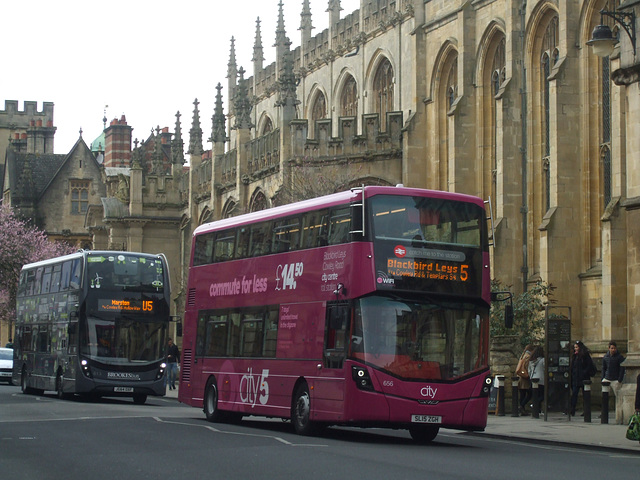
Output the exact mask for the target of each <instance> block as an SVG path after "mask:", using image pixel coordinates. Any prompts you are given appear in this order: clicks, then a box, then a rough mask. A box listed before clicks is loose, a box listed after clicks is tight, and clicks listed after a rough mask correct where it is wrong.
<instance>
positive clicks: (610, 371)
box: [602, 340, 625, 424]
mask: <svg viewBox="0 0 640 480" xmlns="http://www.w3.org/2000/svg"><path fill="white" fill-rule="evenodd" d="M624 360H625V358H624V357H623V356H622V355H621V354H620V352H618V346H617V345H616V342H614V341H613V340H611V341H610V342H609V351H608V352H607V353H605V354H604V357H602V380H607V381H608V382H609V383H611V391H612V392H613V394H614V395H615V397H616V424H621V423H622V405H618V392H619V391H620V388H621V387H622V381H623V380H624V370H625V369H624V367H623V366H622V362H624ZM620 401H622V399H620ZM618 417H620V418H618Z"/></svg>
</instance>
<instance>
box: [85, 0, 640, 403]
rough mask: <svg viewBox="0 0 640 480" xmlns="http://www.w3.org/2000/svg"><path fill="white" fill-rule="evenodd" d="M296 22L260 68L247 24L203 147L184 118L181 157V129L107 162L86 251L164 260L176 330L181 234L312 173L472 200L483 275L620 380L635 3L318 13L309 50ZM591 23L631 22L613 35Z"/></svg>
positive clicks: (628, 348) (633, 272) (634, 210)
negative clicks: (247, 41) (614, 367)
mask: <svg viewBox="0 0 640 480" xmlns="http://www.w3.org/2000/svg"><path fill="white" fill-rule="evenodd" d="M301 4H302V8H301V15H300V18H301V21H300V25H295V26H292V27H291V30H292V31H297V32H299V38H298V39H297V41H296V42H295V43H297V44H299V46H297V47H295V48H293V47H292V45H293V43H292V42H291V40H290V38H289V37H288V36H287V29H286V27H285V25H284V20H283V11H282V3H280V5H279V9H278V11H275V12H274V16H275V15H277V18H278V25H277V29H276V32H268V34H269V35H272V34H275V47H274V48H275V50H276V61H275V62H274V63H272V64H270V65H265V64H264V60H263V58H264V47H263V42H262V37H263V34H265V32H262V31H261V29H260V22H259V20H258V21H257V22H256V31H255V42H254V48H253V59H252V65H246V66H244V65H238V64H237V62H236V52H235V44H234V41H233V39H231V48H230V53H229V59H228V71H227V73H228V75H227V81H226V83H225V86H224V87H223V86H222V84H218V86H217V95H216V102H215V108H214V112H212V113H213V128H212V131H211V132H210V135H209V134H208V133H209V132H207V135H206V137H205V136H204V135H205V134H204V133H203V131H202V129H201V126H200V120H199V118H200V114H201V112H200V111H199V104H198V102H197V100H196V101H195V102H194V107H193V113H192V119H191V128H190V130H189V132H188V135H187V136H186V137H188V138H187V139H186V142H183V140H182V125H181V121H180V115H179V114H178V115H177V119H176V125H175V129H174V132H173V133H172V134H171V133H169V132H168V130H167V131H163V133H162V134H161V133H160V130H158V131H157V132H156V134H155V135H152V137H150V138H149V139H147V140H146V141H145V142H143V143H142V144H141V145H140V146H138V145H136V146H135V147H134V148H131V145H130V143H129V151H130V152H131V154H130V157H128V158H127V157H126V148H125V149H124V151H121V152H120V153H114V152H113V150H114V149H113V144H112V148H111V150H112V152H111V155H112V156H111V157H109V158H110V159H111V160H110V161H112V162H113V166H112V167H109V168H106V167H105V168H104V171H103V175H104V183H105V185H106V195H105V197H104V198H101V201H100V202H97V203H95V204H93V203H92V204H91V205H90V206H89V209H88V214H87V217H86V228H88V229H89V231H90V232H91V233H92V235H93V239H94V245H95V248H111V247H117V246H123V245H124V246H125V247H126V248H127V249H132V250H135V249H143V250H145V251H148V249H154V248H155V249H158V248H159V249H161V250H165V251H166V250H167V249H168V250H170V251H166V253H167V254H168V257H169V261H170V264H171V267H172V275H173V277H174V279H175V282H174V286H173V290H174V292H175V294H174V300H175V312H176V313H177V314H179V312H180V311H181V310H182V307H183V305H184V292H183V286H184V285H185V283H186V275H187V265H188V257H189V251H190V246H191V242H190V240H191V233H192V232H193V230H194V229H195V228H196V227H197V226H198V225H200V224H202V223H204V222H207V221H211V220H215V219H219V218H223V217H227V216H231V215H236V214H238V213H242V212H246V211H254V210H259V209H263V208H268V207H270V206H273V205H276V204H278V203H282V202H286V201H287V199H288V198H291V192H294V191H295V190H296V188H298V187H299V186H300V185H301V184H303V183H304V182H305V180H308V179H309V178H315V179H317V178H319V175H317V174H318V173H319V172H324V174H323V175H322V177H323V178H325V179H326V178H328V177H330V178H329V179H328V182H329V183H332V184H334V185H335V186H342V187H343V188H346V187H348V186H351V185H359V184H363V183H364V184H373V183H375V184H385V185H395V184H398V183H403V184H404V185H405V186H410V187H422V188H431V189H440V190H448V191H455V192H461V193H467V194H472V195H477V196H479V197H482V198H484V199H486V200H490V203H491V209H492V212H493V217H494V226H495V233H494V238H493V242H494V247H493V249H492V275H493V277H494V278H496V279H499V280H500V281H502V282H503V284H505V285H510V286H511V289H512V290H513V291H514V292H515V293H521V292H523V291H524V290H526V289H527V288H528V286H529V285H531V284H532V283H534V282H536V281H538V280H541V281H544V282H547V283H549V284H551V285H553V286H554V287H555V291H554V298H553V299H554V300H555V303H554V304H553V306H554V308H556V309H557V310H556V311H557V312H558V313H562V314H566V313H567V312H569V311H570V315H571V321H572V337H573V338H574V339H580V340H582V341H583V342H585V343H586V344H587V345H588V346H589V347H590V348H591V349H592V351H594V352H595V353H596V356H597V355H598V354H602V353H604V351H605V350H606V347H607V343H608V341H609V340H611V339H613V340H616V341H617V342H618V345H619V347H620V349H621V350H622V351H623V352H625V354H626V355H627V356H628V360H627V363H626V365H627V369H628V372H629V378H635V377H632V375H634V373H637V372H638V371H640V320H639V318H640V297H639V292H638V285H640V253H639V252H640V235H639V233H640V232H638V231H637V230H639V229H640V226H639V225H640V221H639V220H640V219H639V218H638V216H640V213H639V212H640V208H639V207H640V166H639V160H640V95H639V93H640V92H639V88H640V83H639V81H638V79H639V76H640V73H639V62H640V55H638V54H637V52H638V47H637V46H636V45H635V33H634V35H631V34H630V33H628V31H629V32H630V31H631V30H630V28H631V27H630V25H633V29H634V30H633V31H634V32H635V28H636V25H635V24H634V22H635V23H637V20H636V19H637V18H638V16H639V15H640V1H638V0H625V1H620V0H533V1H532V0H529V1H526V0H361V2H360V8H359V9H358V10H356V11H354V12H347V13H346V14H344V13H345V12H342V11H341V6H340V1H339V0H329V1H328V2H327V7H328V8H327V12H326V13H324V12H323V13H322V14H324V15H328V16H329V28H328V29H326V30H324V31H322V32H319V33H314V32H313V15H312V14H311V11H310V4H309V1H308V0H302V1H301ZM601 10H605V11H608V12H619V13H620V12H622V13H624V12H628V13H631V12H635V17H631V16H628V17H623V18H624V19H627V20H629V21H628V22H627V23H629V24H630V25H627V26H626V28H622V27H623V25H622V24H621V22H620V21H619V20H614V19H613V18H612V17H611V16H607V15H603V14H601V13H600V11H601ZM631 18H632V19H633V21H631V20H630V19H631ZM601 23H604V24H607V25H608V26H609V27H610V28H612V29H613V31H614V33H616V32H617V43H616V48H615V50H614V52H613V54H611V55H609V56H607V57H604V58H601V57H598V56H596V55H595V54H594V53H593V51H592V49H591V48H590V47H588V46H587V41H589V40H590V38H591V35H592V32H593V30H594V28H595V27H596V26H597V25H599V24H601ZM239 33H240V32H239ZM245 68H246V69H245ZM108 138H109V137H108V136H107V135H106V134H105V143H106V144H107V145H105V148H106V149H107V150H108V149H109V148H110V147H109V145H108V144H109V141H108ZM113 138H116V137H115V136H114V137H113ZM204 138H210V142H211V145H210V148H209V146H207V148H205V145H204V143H203V139H204ZM129 142H130V137H129ZM125 143H126V142H125ZM184 143H186V144H187V145H184ZM185 146H186V150H187V155H188V160H189V162H188V163H189V169H188V170H186V169H185V168H184V163H185V158H184V156H183V154H182V152H183V151H184V147H185ZM123 152H124V153H123ZM104 155H105V165H106V159H107V157H108V155H109V154H108V152H106V151H105V153H104ZM118 169H120V170H118ZM624 388H625V389H627V390H625V391H624V392H623V393H624V394H625V395H627V398H630V395H631V390H630V389H631V385H628V386H626V387H624ZM628 408H631V407H628Z"/></svg>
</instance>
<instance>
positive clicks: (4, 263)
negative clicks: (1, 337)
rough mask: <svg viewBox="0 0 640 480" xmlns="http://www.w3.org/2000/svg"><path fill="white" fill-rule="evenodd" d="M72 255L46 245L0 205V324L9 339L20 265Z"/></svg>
mask: <svg viewBox="0 0 640 480" xmlns="http://www.w3.org/2000/svg"><path fill="white" fill-rule="evenodd" d="M73 251H74V248H73V247H71V246H70V245H67V244H65V243H53V242H51V241H49V240H48V238H47V236H46V234H45V233H44V232H43V231H42V230H40V229H38V228H36V227H34V226H31V225H30V224H29V223H28V222H27V221H25V220H21V219H19V218H18V217H17V216H16V215H15V213H14V212H13V210H12V209H11V208H10V207H8V206H5V205H0V324H1V325H2V329H3V330H4V329H5V328H7V329H8V331H9V335H11V331H12V325H13V321H14V319H15V316H16V312H15V308H16V292H17V290H18V281H19V280H20V269H21V268H22V265H24V264H26V263H31V262H37V261H39V260H46V259H47V258H53V257H57V256H60V255H66V254H68V253H72V252H73ZM5 326H6V327H5Z"/></svg>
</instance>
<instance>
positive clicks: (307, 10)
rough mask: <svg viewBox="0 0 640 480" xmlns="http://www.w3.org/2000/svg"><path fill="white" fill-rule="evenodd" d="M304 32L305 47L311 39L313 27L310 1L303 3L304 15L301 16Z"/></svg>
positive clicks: (303, 43)
mask: <svg viewBox="0 0 640 480" xmlns="http://www.w3.org/2000/svg"><path fill="white" fill-rule="evenodd" d="M299 30H300V31H301V32H302V45H303V46H304V45H305V44H306V43H307V42H308V41H309V40H310V39H311V30H313V25H312V24H311V6H310V5H309V0H304V1H303V2H302V13H301V14H300V29H299Z"/></svg>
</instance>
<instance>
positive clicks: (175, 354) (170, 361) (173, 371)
mask: <svg viewBox="0 0 640 480" xmlns="http://www.w3.org/2000/svg"><path fill="white" fill-rule="evenodd" d="M167 345H168V347H167V375H166V376H165V381H164V386H165V388H166V386H167V383H168V384H169V390H175V389H176V377H177V376H178V364H179V363H180V350H179V349H178V346H177V345H176V344H175V343H173V339H171V338H169V340H168V341H167Z"/></svg>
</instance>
